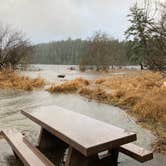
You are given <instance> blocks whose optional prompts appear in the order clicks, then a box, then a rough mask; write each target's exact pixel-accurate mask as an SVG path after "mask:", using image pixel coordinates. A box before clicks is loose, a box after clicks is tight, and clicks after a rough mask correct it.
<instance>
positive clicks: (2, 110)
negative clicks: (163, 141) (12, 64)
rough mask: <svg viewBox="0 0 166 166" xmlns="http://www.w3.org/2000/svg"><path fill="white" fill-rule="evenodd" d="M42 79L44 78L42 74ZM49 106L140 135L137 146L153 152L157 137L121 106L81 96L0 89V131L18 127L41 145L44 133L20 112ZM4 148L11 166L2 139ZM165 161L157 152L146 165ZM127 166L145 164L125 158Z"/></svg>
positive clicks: (122, 159)
mask: <svg viewBox="0 0 166 166" xmlns="http://www.w3.org/2000/svg"><path fill="white" fill-rule="evenodd" d="M43 72H44V73H45V74H46V73H47V72H46V71H44V70H43ZM62 73H63V71H62ZM27 74H29V73H27ZM36 74H37V73H36ZM36 74H35V75H36ZM40 76H42V77H43V75H42V74H41V75H40ZM72 76H73V75H72ZM78 76H79V74H75V75H74V77H78ZM89 76H90V75H89ZM48 77H50V75H49V76H47V78H48ZM51 77H53V78H52V80H55V79H57V74H56V72H54V70H52V74H51ZM98 77H99V76H98ZM72 78H73V77H72ZM49 105H58V106H60V107H63V108H66V109H69V110H72V111H76V112H79V113H81V114H84V115H87V116H90V117H92V118H95V119H98V120H101V121H104V122H106V123H109V124H113V125H115V126H118V127H121V128H124V129H126V130H129V131H133V132H135V133H136V134H137V135H138V137H137V142H136V144H138V145H140V146H142V147H145V148H147V149H150V150H151V149H152V146H151V144H152V143H154V142H155V141H156V137H155V136H154V135H153V134H152V133H151V132H150V131H148V130H146V129H143V128H142V127H140V126H139V125H137V124H136V123H135V121H134V120H133V119H132V118H131V117H130V116H129V115H128V114H127V113H126V112H125V111H123V110H121V109H120V108H118V107H114V106H111V105H107V104H102V103H98V102H96V101H93V100H89V99H86V98H84V97H81V96H79V95H74V94H51V93H49V92H47V91H44V90H35V91H30V92H26V91H22V90H0V129H3V128H12V127H14V128H16V129H18V130H19V131H21V132H23V133H25V134H26V135H27V136H29V137H31V135H33V137H35V140H34V141H36V142H37V138H38V134H39V130H40V128H39V126H37V125H36V124H34V123H33V122H32V121H30V120H29V119H27V118H26V117H24V116H23V115H21V113H20V110H27V109H28V110H29V109H32V108H37V107H39V106H49ZM0 146H1V147H2V148H1V150H0V156H1V157H0V163H4V166H8V164H7V163H5V161H6V160H5V158H6V157H5V156H6V155H12V152H11V150H10V147H9V146H8V145H7V144H6V142H5V141H4V140H3V139H1V140H0ZM165 162H166V160H165V156H164V155H162V154H157V153H155V159H154V160H152V161H150V162H147V163H146V164H145V166H146V165H147V166H156V165H157V164H159V163H160V166H165V165H164V163H165ZM5 164H6V165H5ZM124 165H125V166H131V165H132V166H133V165H135V166H139V165H141V164H139V163H137V162H135V161H134V160H132V159H130V158H128V157H125V156H124V155H121V157H120V166H124Z"/></svg>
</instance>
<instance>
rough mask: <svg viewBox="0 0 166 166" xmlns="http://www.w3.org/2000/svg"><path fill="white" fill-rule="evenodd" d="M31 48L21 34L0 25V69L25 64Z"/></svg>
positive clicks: (28, 58)
mask: <svg viewBox="0 0 166 166" xmlns="http://www.w3.org/2000/svg"><path fill="white" fill-rule="evenodd" d="M31 51H32V47H31V45H30V42H29V41H28V40H27V39H26V38H25V36H24V34H23V33H22V32H19V31H16V30H13V29H12V28H10V27H9V26H3V25H0V68H5V67H9V66H11V67H12V68H15V67H16V66H17V65H18V64H24V63H27V62H28V60H30V55H31Z"/></svg>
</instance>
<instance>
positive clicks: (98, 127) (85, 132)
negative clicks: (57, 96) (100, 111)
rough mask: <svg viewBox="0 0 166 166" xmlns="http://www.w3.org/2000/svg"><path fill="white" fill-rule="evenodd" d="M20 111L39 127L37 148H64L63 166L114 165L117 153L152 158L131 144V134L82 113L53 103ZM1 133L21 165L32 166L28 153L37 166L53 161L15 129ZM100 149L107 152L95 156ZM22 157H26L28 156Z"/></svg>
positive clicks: (49, 149) (133, 137)
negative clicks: (65, 154) (66, 150)
mask: <svg viewBox="0 0 166 166" xmlns="http://www.w3.org/2000/svg"><path fill="white" fill-rule="evenodd" d="M22 114H23V115H25V116H26V117H28V118H29V119H31V120H32V121H34V122H35V123H37V124H38V125H40V126H41V132H40V136H39V144H38V147H37V148H38V149H39V150H40V151H43V150H46V151H56V150H57V149H58V148H68V155H67V159H66V161H65V166H108V165H111V164H112V166H117V165H118V154H119V152H122V153H124V154H127V155H128V156H131V157H133V158H134V159H136V160H138V161H140V162H145V161H148V160H150V159H152V158H153V154H152V152H149V151H147V150H145V149H143V148H140V147H138V146H136V145H134V144H132V143H131V142H133V141H135V140H136V134H135V133H133V132H129V131H126V130H124V129H121V128H119V127H116V126H113V125H110V124H107V123H104V122H101V121H99V120H95V119H92V118H90V117H87V116H85V115H82V114H79V113H76V112H73V111H69V110H65V109H63V108H61V107H57V106H49V107H39V108H37V109H34V110H32V111H22ZM2 132H3V134H4V135H5V136H6V138H7V140H8V142H9V143H10V144H11V146H12V148H13V150H14V151H15V153H16V154H17V155H18V157H19V158H20V159H21V160H22V161H23V162H24V164H25V165H28V166H35V165H34V164H31V163H28V161H29V160H30V158H31V157H30V156H33V157H32V158H33V159H34V160H33V161H35V160H36V162H39V163H41V164H37V165H39V166H40V165H41V166H42V164H44V165H45V166H50V165H52V164H53V163H51V162H50V161H49V160H48V159H47V158H46V157H45V156H44V155H43V154H42V153H41V152H40V151H39V150H38V149H37V148H36V147H34V146H33V145H31V143H30V142H29V141H28V140H27V139H26V138H23V136H21V135H20V134H18V133H17V132H16V131H14V132H9V131H8V132H6V131H2ZM9 133H10V134H9ZM15 133H17V134H18V136H17V134H15ZM13 136H14V138H13ZM18 140H19V141H18ZM22 146H23V147H25V148H26V149H27V151H30V150H31V154H28V153H29V152H28V153H27V154H26V153H25V152H23V151H22ZM28 149H29V150H28ZM103 151H107V153H106V154H104V155H99V153H100V152H103ZM25 156H29V158H26V157H25ZM25 161H26V162H25ZM31 161H32V160H31ZM34 163H35V162H34Z"/></svg>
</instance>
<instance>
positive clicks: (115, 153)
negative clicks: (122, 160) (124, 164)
mask: <svg viewBox="0 0 166 166" xmlns="http://www.w3.org/2000/svg"><path fill="white" fill-rule="evenodd" d="M109 152H110V153H111V160H112V166H118V156H119V148H116V149H111V150H109Z"/></svg>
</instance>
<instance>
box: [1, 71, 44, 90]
mask: <svg viewBox="0 0 166 166" xmlns="http://www.w3.org/2000/svg"><path fill="white" fill-rule="evenodd" d="M44 84H45V81H44V79H42V78H36V79H31V78H29V77H25V76H20V75H19V74H18V73H17V72H16V71H11V70H2V71H0V89H21V90H27V91H31V90H33V89H35V88H41V87H43V86H44Z"/></svg>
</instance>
